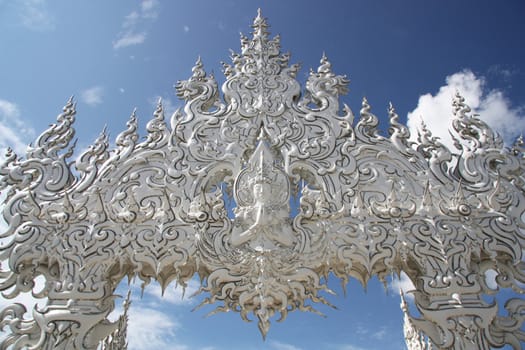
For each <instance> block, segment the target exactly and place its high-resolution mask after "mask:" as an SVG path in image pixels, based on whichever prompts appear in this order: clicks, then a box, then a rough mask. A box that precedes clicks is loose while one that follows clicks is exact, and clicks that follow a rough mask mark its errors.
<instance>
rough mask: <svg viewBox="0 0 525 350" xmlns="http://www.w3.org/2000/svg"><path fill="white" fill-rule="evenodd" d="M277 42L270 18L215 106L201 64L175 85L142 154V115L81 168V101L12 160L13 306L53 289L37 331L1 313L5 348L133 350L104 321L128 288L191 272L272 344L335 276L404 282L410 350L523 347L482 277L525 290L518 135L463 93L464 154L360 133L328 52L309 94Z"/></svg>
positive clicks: (370, 127) (394, 133)
mask: <svg viewBox="0 0 525 350" xmlns="http://www.w3.org/2000/svg"><path fill="white" fill-rule="evenodd" d="M267 29H268V25H267V23H266V21H265V19H264V18H263V17H262V16H261V15H260V13H259V15H258V16H257V18H255V20H254V23H253V30H254V31H253V37H252V38H247V37H244V36H242V37H241V53H240V54H233V55H232V61H233V64H232V65H227V64H224V74H225V76H226V81H225V82H224V84H223V85H222V92H223V98H222V99H221V97H220V96H219V87H218V84H217V82H216V80H215V78H214V77H213V76H210V75H207V74H206V73H205V71H204V68H203V65H202V63H201V61H200V60H198V61H197V63H196V65H195V67H194V68H193V74H192V76H191V77H190V78H189V79H188V80H186V81H182V82H180V83H179V84H178V85H177V95H178V96H179V97H180V98H181V99H183V100H184V101H185V106H184V109H183V110H179V111H176V112H175V113H174V115H173V116H172V117H171V120H169V121H166V120H165V117H164V113H163V107H162V104H161V103H160V102H159V104H158V107H157V109H156V111H155V113H154V117H153V119H152V120H151V121H150V122H149V123H148V125H147V137H146V139H145V141H143V142H139V136H138V134H137V120H136V117H135V115H134V114H132V115H131V118H130V119H129V122H128V124H127V129H126V130H125V131H123V132H122V133H121V134H120V135H118V137H117V139H116V148H115V149H114V150H109V149H108V148H109V141H108V136H107V134H106V131H105V130H104V131H103V132H102V133H101V134H100V136H99V137H98V139H97V140H96V141H95V142H94V144H93V145H92V146H91V147H89V149H88V150H87V151H85V152H84V153H83V154H82V155H80V156H79V157H78V159H77V160H76V161H72V160H71V157H72V155H73V148H74V143H73V142H71V141H72V139H73V137H74V134H75V131H74V129H73V122H74V119H75V112H76V111H75V104H74V102H73V101H72V100H70V101H68V103H67V105H66V106H65V107H64V111H63V113H62V114H60V115H59V116H58V118H57V122H56V124H53V125H52V126H51V127H50V128H49V129H48V130H46V131H45V132H43V133H42V134H41V135H40V136H39V137H38V138H37V139H36V140H35V142H34V143H33V144H32V145H30V146H29V147H28V151H27V153H26V155H25V157H23V158H21V157H18V156H17V155H16V154H14V153H13V152H12V151H8V153H7V156H6V161H5V163H4V164H3V165H2V166H1V168H0V174H1V175H2V177H1V178H0V188H3V189H5V190H6V191H8V192H7V199H6V202H5V207H4V210H3V215H4V218H5V220H6V222H7V224H8V225H9V226H8V230H7V232H5V233H3V234H2V238H3V241H4V242H5V243H4V244H3V245H2V247H1V249H0V255H1V259H2V261H5V263H4V264H3V265H2V271H1V273H0V290H2V291H3V292H4V296H5V297H6V298H13V297H15V296H16V295H18V294H19V293H28V292H30V291H31V290H32V289H33V287H34V281H35V279H36V278H37V277H39V276H43V277H44V278H45V281H46V284H45V287H44V289H43V290H42V291H40V292H39V293H37V294H36V295H35V296H36V297H37V298H47V300H48V301H47V305H46V306H45V307H43V308H35V309H34V310H33V311H32V317H31V316H30V317H31V318H27V315H24V314H25V313H26V308H25V307H24V306H23V305H21V304H13V305H11V306H8V307H7V308H5V309H4V310H3V311H2V313H1V317H0V322H1V326H2V327H3V328H4V330H8V331H9V332H10V334H9V335H8V337H7V338H6V339H5V340H4V341H3V343H2V344H1V346H0V348H2V349H4V348H12V349H22V348H30V349H96V348H97V347H100V346H102V347H104V348H106V349H117V348H120V349H123V348H125V347H126V345H125V344H126V343H125V334H126V330H125V324H126V317H127V316H126V315H123V316H122V317H121V319H120V320H119V321H118V322H110V321H108V319H107V316H108V314H109V313H110V312H111V311H112V310H113V308H114V296H113V294H114V291H115V288H116V287H117V285H118V284H119V282H120V281H121V280H122V279H123V278H125V277H134V276H136V277H138V278H140V279H141V280H142V281H144V282H146V283H148V282H149V281H150V280H151V279H155V280H157V281H159V282H160V284H161V285H162V286H163V287H166V286H167V285H168V284H170V283H172V282H175V281H176V282H178V283H180V284H182V285H184V284H185V283H186V282H187V281H188V280H189V279H191V278H192V277H193V276H195V275H198V276H199V277H200V278H201V279H202V280H203V283H202V286H201V291H202V293H205V294H206V295H207V298H206V299H205V300H204V303H205V304H217V309H216V310H217V311H236V312H238V313H239V314H240V316H241V317H242V318H243V319H246V318H248V317H255V318H256V319H257V320H258V326H259V329H260V331H261V333H262V334H263V336H264V335H266V333H267V332H268V330H269V327H270V320H271V319H272V318H274V317H279V316H280V317H281V318H283V319H284V318H286V316H287V314H288V313H289V312H292V311H296V310H301V311H315V310H314V309H313V308H312V306H311V304H312V302H314V303H327V301H326V300H325V299H323V297H322V296H321V294H320V292H321V291H324V290H327V289H328V286H327V284H326V283H327V280H328V278H327V276H328V275H330V274H332V275H334V276H336V277H338V278H339V279H341V280H342V281H343V282H347V281H348V280H349V278H355V279H357V280H359V281H360V282H361V283H362V284H363V285H366V283H367V281H368V280H369V279H370V278H371V277H372V276H377V277H378V278H379V279H381V280H384V279H385V278H387V277H388V276H389V275H391V274H392V273H395V274H399V273H401V272H402V271H403V272H405V273H406V275H407V276H409V278H410V279H411V280H412V282H413V283H414V285H415V286H416V290H415V291H414V300H415V304H416V306H417V308H418V310H419V312H420V316H417V317H412V316H410V315H409V314H408V312H407V313H406V315H405V336H406V338H407V345H408V347H409V349H411V350H415V349H430V348H433V349H458V350H459V349H490V348H491V347H496V348H497V347H502V346H504V345H505V344H510V345H512V346H513V348H514V349H520V348H521V342H523V341H525V332H524V331H523V321H524V318H525V301H524V300H523V299H522V298H513V299H510V300H508V301H507V302H506V303H505V304H504V310H500V311H502V312H500V313H498V310H499V308H501V307H500V306H498V304H497V303H487V302H486V301H485V300H484V298H483V297H484V296H487V295H488V296H490V295H496V294H497V293H498V292H499V288H498V289H491V288H490V287H489V285H488V284H487V282H486V278H485V275H486V273H487V271H489V270H493V271H494V272H496V273H497V277H496V282H497V284H498V286H499V287H500V288H512V289H514V290H515V291H517V292H519V293H523V291H524V288H523V287H524V283H525V263H524V261H523V251H524V248H525V240H524V239H525V235H524V231H523V230H524V229H525V221H524V212H525V197H524V189H525V177H524V176H523V174H524V171H525V157H524V153H523V152H524V150H525V148H524V146H523V140H522V139H521V138H520V139H518V140H517V142H516V143H515V144H514V146H512V147H511V148H506V147H504V145H503V142H502V140H501V139H500V137H499V136H498V135H497V134H495V133H494V132H493V131H492V130H491V129H490V128H489V127H488V126H487V125H486V124H485V123H484V122H482V121H481V120H479V119H478V118H476V116H474V115H472V114H471V112H470V109H469V107H468V106H467V105H466V104H465V102H464V99H463V98H462V97H461V96H460V95H459V93H458V94H457V95H456V96H455V98H454V100H453V103H452V109H451V113H454V116H455V119H454V122H453V124H452V129H451V130H452V134H453V136H454V138H455V141H456V148H457V150H450V149H448V148H447V147H445V146H444V145H442V144H441V143H440V142H439V140H438V139H437V138H436V137H433V136H432V134H431V132H430V130H428V129H427V128H426V127H425V125H422V126H421V129H420V131H419V133H418V135H417V142H412V141H410V139H409V137H410V134H409V131H408V129H407V127H405V126H404V125H402V124H400V123H399V121H398V115H397V114H396V112H395V110H394V108H393V107H392V106H390V107H389V110H388V114H389V118H390V128H389V130H388V135H379V133H378V130H377V128H376V127H377V125H378V119H377V117H376V116H375V115H374V114H372V113H371V108H370V106H369V104H368V102H367V101H366V99H364V100H363V103H362V106H361V110H360V112H359V116H358V118H356V119H357V120H356V121H355V122H354V114H353V113H352V111H351V110H350V108H348V106H346V105H343V106H341V105H340V103H339V97H340V95H342V94H345V93H346V91H347V84H348V81H347V80H346V78H345V77H344V76H341V75H336V74H335V73H333V72H332V68H331V65H330V62H329V61H328V59H327V58H326V57H324V56H323V57H322V59H321V64H320V66H319V68H317V70H316V71H312V72H311V73H310V75H309V77H308V79H307V82H306V86H305V89H304V91H302V87H301V86H300V84H299V82H298V81H297V80H296V79H295V77H296V74H297V72H298V70H299V67H298V65H289V64H288V61H289V56H288V55H287V54H282V53H281V51H280V42H279V37H276V38H273V39H271V38H270V37H269V34H268V31H267ZM423 117H424V116H423ZM298 196H299V197H300V205H299V208H295V209H294V212H297V214H294V215H293V216H292V215H291V210H292V208H291V207H290V198H292V197H296V198H297V197H298ZM231 198H233V200H234V201H235V208H234V209H233V215H232V214H231V213H230V215H228V211H227V208H226V207H225V199H231ZM128 306H129V305H128ZM126 310H127V308H126ZM404 310H405V311H406V310H407V308H406V305H404ZM101 344H102V345H101Z"/></svg>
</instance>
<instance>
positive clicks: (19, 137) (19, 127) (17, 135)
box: [0, 99, 34, 157]
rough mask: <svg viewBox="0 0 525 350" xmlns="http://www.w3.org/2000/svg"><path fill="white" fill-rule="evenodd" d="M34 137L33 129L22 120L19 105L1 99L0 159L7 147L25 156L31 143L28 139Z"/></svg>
mask: <svg viewBox="0 0 525 350" xmlns="http://www.w3.org/2000/svg"><path fill="white" fill-rule="evenodd" d="M33 135H34V130H33V128H31V126H29V124H27V123H26V122H25V121H23V120H22V119H21V113H20V108H19V107H18V105H17V104H15V103H14V102H11V101H7V100H2V99H0V152H1V153H0V157H3V156H4V154H5V151H6V149H7V147H11V148H12V149H13V150H14V151H15V152H16V153H17V154H19V155H23V154H24V152H25V150H26V148H27V144H28V143H29V142H30V140H28V139H27V138H32V137H33Z"/></svg>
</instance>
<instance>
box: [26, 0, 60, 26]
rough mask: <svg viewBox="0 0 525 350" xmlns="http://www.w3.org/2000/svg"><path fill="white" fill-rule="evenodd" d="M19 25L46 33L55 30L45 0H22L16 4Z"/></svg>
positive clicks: (53, 20)
mask: <svg viewBox="0 0 525 350" xmlns="http://www.w3.org/2000/svg"><path fill="white" fill-rule="evenodd" d="M18 6H19V7H18V16H19V19H20V23H21V24H22V25H23V26H24V27H26V28H28V29H31V30H35V31H46V30H51V29H54V28H55V19H54V16H53V15H52V14H51V13H50V12H49V10H48V8H47V3H46V1H45V0H22V1H19V2H18Z"/></svg>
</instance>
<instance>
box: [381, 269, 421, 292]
mask: <svg viewBox="0 0 525 350" xmlns="http://www.w3.org/2000/svg"><path fill="white" fill-rule="evenodd" d="M388 289H390V290H391V291H392V292H393V293H394V295H399V294H400V291H403V294H404V295H405V297H408V298H413V295H412V293H410V292H411V291H413V290H415V289H416V287H415V286H414V284H413V283H412V281H411V280H410V278H408V276H407V275H406V274H405V273H404V272H401V275H400V276H399V278H397V277H395V278H394V279H392V282H390V283H389V285H388Z"/></svg>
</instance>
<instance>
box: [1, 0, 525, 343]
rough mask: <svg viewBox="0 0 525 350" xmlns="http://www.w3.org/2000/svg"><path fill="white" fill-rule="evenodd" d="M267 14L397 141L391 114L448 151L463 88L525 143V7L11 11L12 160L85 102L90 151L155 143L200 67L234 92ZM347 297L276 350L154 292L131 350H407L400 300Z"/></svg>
mask: <svg viewBox="0 0 525 350" xmlns="http://www.w3.org/2000/svg"><path fill="white" fill-rule="evenodd" d="M259 7H260V8H261V9H262V12H263V15H264V16H265V17H267V18H268V19H269V24H270V25H271V28H270V30H271V32H272V34H273V35H275V34H280V35H281V43H282V48H283V51H290V52H291V53H292V58H291V61H292V63H296V62H299V63H301V64H302V70H301V72H302V73H300V74H299V77H298V78H299V79H300V80H303V81H304V79H305V77H306V75H307V73H308V71H309V69H310V68H314V69H315V68H317V66H318V65H319V59H320V58H321V56H322V54H323V52H324V53H326V55H327V56H328V58H329V60H330V61H331V63H332V67H333V70H334V71H335V72H336V73H338V74H346V75H347V76H348V78H349V79H350V92H349V94H348V95H347V96H345V97H343V101H344V102H346V103H347V104H348V105H349V106H350V107H351V108H352V109H353V111H354V113H357V112H358V111H359V109H360V103H361V99H362V98H363V96H366V97H367V98H368V101H369V102H370V104H371V105H372V111H373V112H374V113H375V114H376V115H377V116H378V117H380V118H381V119H382V121H381V123H382V124H381V128H382V129H383V130H385V131H386V129H387V127H388V126H387V123H386V117H387V113H386V109H387V107H388V103H389V102H390V101H391V102H392V103H393V104H394V106H395V107H396V110H397V112H398V114H399V115H400V116H401V118H402V120H404V121H405V122H407V123H408V125H409V126H411V127H413V126H415V125H416V124H415V123H418V122H419V118H420V117H423V118H424V119H425V121H426V123H427V124H428V125H429V127H430V128H431V129H432V131H433V132H434V134H436V135H441V136H443V137H444V138H446V135H447V128H448V121H447V118H448V117H449V116H451V115H452V113H451V108H450V106H451V98H452V94H453V93H454V91H455V90H456V89H459V90H460V91H461V92H462V93H463V95H464V96H465V97H466V100H467V101H466V102H467V103H468V104H470V106H471V107H473V109H474V110H475V111H476V112H478V113H480V114H481V118H482V119H484V120H486V121H487V122H488V123H489V124H490V125H492V126H493V127H494V128H496V129H497V130H498V131H499V132H500V133H501V134H502V135H503V136H504V138H505V139H506V140H507V141H508V142H510V141H512V139H513V138H514V137H515V136H518V135H519V134H520V133H522V132H523V131H524V130H525V119H524V117H525V45H524V39H523V34H524V33H525V21H524V20H523V18H524V16H525V3H524V2H523V1H511V0H509V1H505V2H496V1H484V0H478V1H473V0H472V1H452V0H443V1H410V0H400V1H383V2H379V1H375V2H372V1H342V0H341V1H328V0H327V1H324V2H320V1H240V0H231V1H229V0H227V1H212V0H207V1H204V0H198V1H191V2H190V1H184V2H183V1H161V0H145V1H112V2H109V1H104V0H91V1H84V2H80V1H66V0H55V1H46V0H25V1H22V0H19V1H9V0H0V151H1V152H2V153H3V150H4V149H5V148H6V147H7V146H11V147H13V148H14V149H15V150H18V151H19V154H21V153H23V151H24V150H25V145H26V144H28V143H29V142H31V141H32V140H33V139H34V138H35V136H37V135H38V134H39V133H40V132H42V131H43V130H44V129H45V128H46V127H47V125H48V124H49V123H52V122H54V120H55V116H56V115H57V114H58V113H59V112H60V111H61V108H62V106H63V105H64V104H65V102H66V101H67V99H68V98H69V97H70V96H71V95H74V96H75V99H76V101H77V112H78V114H77V121H76V124H75V127H76V130H77V136H78V139H79V142H78V145H79V148H80V149H82V148H85V147H87V145H89V144H90V143H91V142H92V141H93V140H94V139H95V138H96V136H97V135H98V134H99V132H100V131H101V130H102V128H103V127H104V126H105V125H107V127H108V130H109V132H110V135H111V137H112V138H114V137H115V136H116V135H117V134H118V133H119V132H120V131H121V130H123V129H124V128H125V123H126V121H127V119H128V117H129V115H130V114H131V112H132V111H133V109H134V108H137V114H138V116H139V119H140V122H141V125H142V130H144V125H145V123H146V122H147V121H148V120H149V118H150V117H151V115H152V114H153V111H154V105H155V103H156V101H157V100H158V98H159V97H162V99H163V103H164V106H165V108H166V109H167V110H168V112H170V111H173V110H174V109H175V108H176V107H179V106H181V102H180V101H179V100H178V99H177V98H176V96H175V94H174V89H173V85H174V84H175V83H176V82H177V81H178V80H183V79H187V78H188V77H189V76H190V75H191V68H192V66H193V65H194V63H195V61H196V59H197V57H198V56H200V57H201V58H202V61H203V63H204V67H205V68H206V70H207V71H208V72H214V73H215V76H216V77H217V78H218V80H219V81H220V82H222V81H224V79H223V75H222V73H221V65H220V62H221V61H226V62H227V61H228V60H229V49H233V50H234V51H238V48H239V32H243V33H245V34H249V33H250V30H251V28H250V25H251V23H252V20H253V18H254V17H255V15H256V12H257V8H259ZM332 282H334V283H332V287H333V289H334V290H335V291H336V292H337V293H338V294H339V295H338V296H337V297H329V299H330V300H331V301H332V303H333V304H334V305H336V306H337V307H338V310H332V309H330V308H327V307H320V310H321V311H322V312H324V313H325V314H326V315H327V318H322V317H319V316H316V315H310V314H304V313H299V312H295V313H292V314H291V315H289V317H288V319H287V320H286V321H285V322H284V323H282V324H277V323H275V322H274V323H273V324H272V328H271V330H270V333H269V335H268V337H267V340H266V341H265V342H263V340H262V338H261V336H260V334H259V332H258V329H257V326H256V323H251V324H247V323H243V322H242V321H241V319H240V317H239V316H238V315H236V314H224V315H223V314H220V315H215V316H212V317H209V318H204V316H205V315H206V313H207V312H209V311H211V309H206V308H204V309H200V310H197V311H194V312H191V310H192V309H193V308H194V307H195V305H196V304H197V303H198V300H194V299H184V300H181V297H180V291H179V290H174V289H173V287H171V288H170V290H169V291H168V292H167V293H166V295H165V297H164V299H161V298H160V289H159V288H157V287H155V286H150V287H148V288H147V289H146V291H145V293H144V298H143V299H142V300H140V299H139V296H140V290H139V289H138V288H134V289H133V296H134V302H133V306H132V309H131V317H132V320H131V323H130V349H150V348H163V349H168V350H175V349H177V350H182V349H201V350H205V349H206V350H212V349H214V350H223V349H234V350H235V349H239V350H240V349H243V350H245V349H270V350H310V349H327V350H332V349H333V350H361V349H372V350H373V349H403V348H404V342H403V336H402V322H401V320H402V314H401V311H400V310H399V297H398V296H397V293H396V291H395V290H396V287H395V286H392V285H391V286H389V287H388V288H387V290H389V293H388V294H387V293H385V289H384V288H383V286H382V285H381V284H380V283H379V282H378V281H376V280H372V281H371V283H370V285H369V286H368V289H367V292H366V293H365V292H364V291H363V288H362V287H361V286H359V285H358V283H357V282H355V281H352V282H351V283H350V285H349V286H348V287H347V295H346V297H344V296H343V292H342V290H341V288H340V287H339V285H338V282H337V281H332ZM195 288H196V284H192V285H190V288H189V290H188V291H187V294H191V291H192V290H195ZM124 289H125V288H122V290H123V293H124V294H125V291H124Z"/></svg>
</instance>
